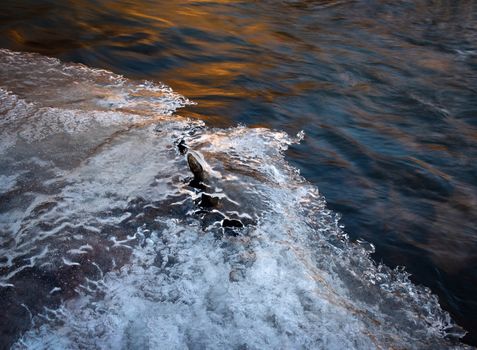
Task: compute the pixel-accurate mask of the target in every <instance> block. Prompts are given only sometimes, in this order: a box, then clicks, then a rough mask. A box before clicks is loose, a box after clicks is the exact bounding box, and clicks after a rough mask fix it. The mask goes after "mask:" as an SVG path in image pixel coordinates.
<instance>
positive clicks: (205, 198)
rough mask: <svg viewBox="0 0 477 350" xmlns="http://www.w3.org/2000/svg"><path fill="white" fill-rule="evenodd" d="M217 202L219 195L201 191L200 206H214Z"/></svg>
mask: <svg viewBox="0 0 477 350" xmlns="http://www.w3.org/2000/svg"><path fill="white" fill-rule="evenodd" d="M218 204H219V197H214V196H212V195H210V194H207V193H202V196H201V199H200V203H199V205H200V206H201V207H207V208H211V207H216V206H217V205H218Z"/></svg>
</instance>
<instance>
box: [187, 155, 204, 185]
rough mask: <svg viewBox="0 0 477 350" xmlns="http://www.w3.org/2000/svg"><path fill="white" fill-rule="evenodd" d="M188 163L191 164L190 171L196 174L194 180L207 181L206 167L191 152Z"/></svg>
mask: <svg viewBox="0 0 477 350" xmlns="http://www.w3.org/2000/svg"><path fill="white" fill-rule="evenodd" d="M187 163H188V164H189V168H190V171H192V174H194V179H196V180H199V181H203V180H204V179H205V171H204V167H203V166H202V165H201V164H200V161H199V160H198V159H197V157H196V156H194V155H193V154H192V153H191V152H189V153H187Z"/></svg>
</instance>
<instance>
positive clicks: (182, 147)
mask: <svg viewBox="0 0 477 350" xmlns="http://www.w3.org/2000/svg"><path fill="white" fill-rule="evenodd" d="M177 148H178V149H179V152H180V154H185V153H186V152H187V150H188V147H187V145H186V143H185V141H184V140H180V141H179V143H178V144H177Z"/></svg>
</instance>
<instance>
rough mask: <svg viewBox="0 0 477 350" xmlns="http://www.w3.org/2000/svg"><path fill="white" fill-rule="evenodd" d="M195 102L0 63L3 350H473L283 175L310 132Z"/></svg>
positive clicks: (5, 60) (10, 56)
mask: <svg viewBox="0 0 477 350" xmlns="http://www.w3.org/2000/svg"><path fill="white" fill-rule="evenodd" d="M189 103H191V102H190V101H188V100H187V99H186V98H184V97H182V96H180V95H179V94H177V93H175V92H173V91H171V89H169V88H168V87H166V86H163V85H158V84H154V83H150V82H134V81H129V80H127V79H125V78H123V77H121V76H118V75H115V74H113V73H110V72H107V71H103V70H96V69H91V68H87V67H84V66H81V65H73V64H63V63H61V62H59V61H58V60H55V59H51V58H46V57H42V56H40V55H36V54H27V53H15V52H11V51H8V50H0V115H1V118H0V127H1V129H0V130H1V136H0V152H1V157H0V196H1V197H0V198H1V201H0V230H1V231H0V232H1V235H0V303H1V304H2V305H1V309H2V313H3V320H2V322H1V323H0V327H1V334H2V335H1V339H0V343H1V344H5V345H6V347H12V348H14V349H106V348H108V349H206V348H207V349H224V348H227V349H228V348H230V349H267V348H268V349H298V348H303V349H373V348H376V349H383V348H386V349H387V348H394V349H401V348H406V349H417V348H419V349H426V348H428V349H439V348H449V347H455V348H460V347H461V345H459V343H458V341H457V339H458V338H460V337H461V336H463V334H464V332H463V331H462V330H461V329H460V328H459V327H458V326H456V325H455V324H454V323H453V322H452V320H451V319H450V317H449V315H448V314H447V313H446V312H445V311H443V310H442V309H441V308H440V306H439V304H438V301H437V298H436V297H435V296H434V295H432V294H431V293H430V291H429V290H428V289H426V288H423V287H420V286H415V285H413V284H412V283H411V282H410V281H409V279H408V276H407V275H406V273H405V272H403V271H400V270H390V269H389V268H387V267H385V266H381V265H376V264H375V263H373V262H372V260H371V259H370V257H369V254H370V253H371V252H372V251H373V249H374V248H373V247H372V245H370V244H366V243H365V242H360V243H351V242H349V241H348V239H347V236H346V234H345V232H344V231H343V227H341V226H340V224H339V221H338V219H339V218H338V217H337V215H336V214H334V213H333V212H331V211H330V210H328V209H327V208H326V203H325V200H324V198H323V197H322V196H321V195H320V194H319V192H318V189H317V188H316V187H314V186H312V185H311V184H310V183H308V182H307V181H306V180H305V179H303V178H302V177H301V176H300V175H299V173H298V171H297V170H296V169H294V168H292V167H291V166H290V165H288V164H287V162H286V160H285V159H284V152H285V151H286V149H287V147H288V146H289V145H290V144H292V143H294V142H299V141H300V140H301V138H302V137H303V135H301V134H299V135H297V136H296V137H290V136H288V135H286V134H285V133H283V132H278V131H272V130H268V129H260V128H253V129H252V128H247V127H243V126H238V127H235V128H230V129H211V128H207V127H206V126H205V125H204V124H203V123H202V122H199V121H192V120H188V119H185V118H182V117H180V116H178V115H174V112H175V111H176V110H177V109H178V108H180V107H183V106H185V105H187V104H189ZM191 155H192V156H193V158H194V160H195V161H197V163H198V164H199V165H194V164H193V165H191V157H192V156H191ZM192 163H193V161H192ZM194 167H199V168H200V169H201V171H202V172H203V178H198V177H201V176H202V175H200V176H199V175H198V174H199V173H198V171H197V170H194V169H196V168H194ZM191 169H192V172H191ZM194 171H195V173H193V172H194Z"/></svg>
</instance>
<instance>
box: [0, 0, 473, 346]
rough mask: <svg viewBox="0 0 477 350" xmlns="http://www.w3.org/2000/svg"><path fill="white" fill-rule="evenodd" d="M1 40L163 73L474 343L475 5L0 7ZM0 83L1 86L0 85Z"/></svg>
mask: <svg viewBox="0 0 477 350" xmlns="http://www.w3.org/2000/svg"><path fill="white" fill-rule="evenodd" d="M0 47H1V48H9V49H11V50H15V51H34V52H38V53H41V54H44V55H47V56H54V57H57V58H60V59H61V60H63V61H72V62H79V63H84V64H86V65H88V66H92V67H98V68H105V69H108V70H111V71H113V72H116V73H120V74H123V75H124V76H126V77H128V78H134V79H148V80H153V81H158V82H159V81H162V82H164V83H166V84H167V85H169V86H171V87H172V88H173V89H174V90H175V91H177V92H178V93H180V94H182V95H184V96H186V97H187V98H189V99H191V100H192V101H195V102H196V103H197V104H196V105H194V106H189V107H187V108H186V109H183V110H181V111H180V114H181V115H184V116H189V117H192V118H199V119H202V120H204V121H205V122H206V123H207V124H208V125H210V126H217V127H226V126H234V125H237V124H238V123H241V124H245V125H247V126H250V127H254V126H265V127H268V128H272V129H277V130H285V131H287V132H289V133H290V134H296V133H297V132H298V131H300V130H304V131H305V134H306V137H305V139H304V141H303V142H302V143H301V144H300V145H295V146H293V147H292V148H291V149H290V150H289V152H288V154H287V156H288V159H289V161H290V162H291V163H292V164H294V165H295V166H297V167H298V168H299V169H300V170H301V172H302V175H304V177H305V178H307V179H308V180H310V181H311V182H313V183H314V184H316V185H317V186H318V188H319V189H320V191H321V193H322V194H323V195H324V196H325V198H326V199H327V201H328V206H329V207H330V208H331V209H333V210H334V211H336V212H339V213H341V214H342V219H341V220H342V223H343V224H344V225H345V227H346V231H347V233H348V234H349V235H350V237H351V238H352V239H358V238H362V239H365V240H367V241H369V242H372V243H373V244H374V245H375V246H376V253H375V254H374V258H375V260H377V261H382V262H384V263H385V264H387V265H388V266H391V267H395V266H405V268H406V270H407V271H408V272H410V273H411V274H412V280H413V281H414V282H416V283H418V284H423V285H426V286H428V287H430V288H431V289H432V291H433V292H434V293H436V294H437V295H438V296H439V300H440V303H441V305H442V306H443V308H444V309H446V310H448V311H449V312H450V313H451V315H452V317H453V318H454V319H455V320H456V322H457V323H458V324H460V325H461V326H463V327H464V328H465V329H466V330H467V331H469V334H468V335H467V336H466V337H465V338H464V341H465V342H468V343H470V344H474V345H475V344H477V297H476V296H477V253H476V252H477V232H476V225H475V222H476V219H477V165H476V164H477V162H476V160H477V2H475V1H470V0H468V1H465V0H462V1H430V0H429V1H423V0H416V1H393V2H391V1H390V2H386V1H377V0H376V1H372V0H368V1H331V0H330V1H261V2H253V1H249V2H247V1H245V2H234V1H217V2H214V1H204V2H202V1H200V2H199V1H197V2H196V1H146V0H141V1H139V0H138V1H126V0H124V1H106V0H97V1H94V0H80V1H73V0H71V1H54V0H50V1H46V0H45V1H39V0H35V1H33V0H30V1H26V0H14V1H13V0H3V1H2V2H1V3H0ZM0 83H1V82H0Z"/></svg>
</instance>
